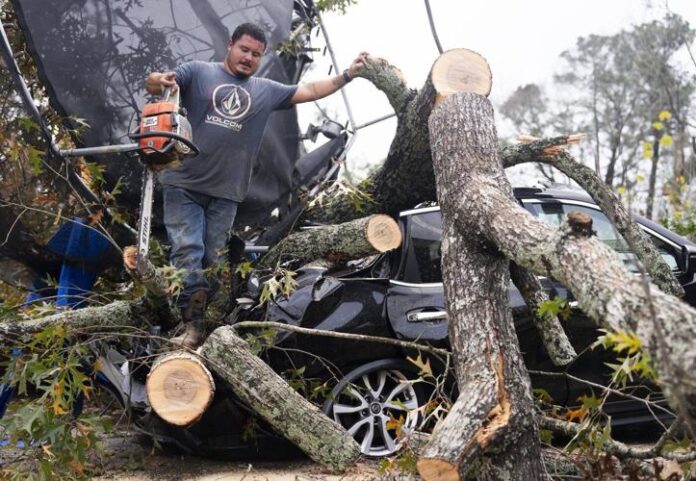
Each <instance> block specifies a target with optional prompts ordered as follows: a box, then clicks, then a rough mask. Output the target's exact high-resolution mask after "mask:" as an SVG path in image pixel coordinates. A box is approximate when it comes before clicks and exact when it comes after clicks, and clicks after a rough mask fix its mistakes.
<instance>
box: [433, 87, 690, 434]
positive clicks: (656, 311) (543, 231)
mask: <svg viewBox="0 0 696 481" xmlns="http://www.w3.org/2000/svg"><path fill="white" fill-rule="evenodd" d="M481 101H482V99H481V98H480V97H476V96H474V95H469V94H458V95H457V96H456V99H452V103H455V102H460V103H461V108H462V110H463V111H464V112H468V111H469V110H472V109H474V106H479V104H480V103H481ZM463 117H466V116H463ZM469 122H470V121H469ZM472 125H476V124H472ZM476 130H477V129H474V131H473V132H472V133H467V135H468V136H473V135H474V133H475V132H476ZM452 155H453V154H450V156H452ZM449 194H450V195H449V197H450V198H456V199H459V200H458V204H459V205H458V207H459V209H460V210H461V211H462V212H467V216H466V217H467V221H468V222H473V223H475V225H476V230H477V231H480V232H481V235H482V236H483V237H484V238H485V239H487V240H488V241H489V242H492V243H493V244H494V245H495V246H497V248H498V249H500V250H501V251H502V252H503V254H504V255H505V256H506V257H508V258H509V259H511V260H512V261H514V262H515V263H517V264H519V265H520V266H522V267H525V268H527V269H529V270H531V271H533V272H535V273H537V274H539V275H546V276H552V277H554V278H555V279H557V280H558V281H559V282H561V283H563V285H565V286H566V287H567V288H568V289H569V290H570V291H571V292H572V293H573V295H574V296H575V298H576V299H577V301H578V304H579V306H580V308H581V309H582V310H583V311H584V312H585V313H586V314H587V315H588V316H589V317H590V318H592V319H594V320H595V321H596V322H597V323H598V324H599V325H601V326H603V327H605V328H607V329H611V330H618V329H625V330H629V331H633V332H635V333H636V335H637V336H638V337H639V339H641V340H642V342H643V346H644V348H645V349H646V350H647V352H648V354H650V356H651V358H652V359H653V361H654V363H655V368H656V370H657V373H658V376H659V380H660V385H661V386H662V388H663V390H664V392H665V394H666V395H667V398H668V400H669V402H670V405H671V406H672V407H673V408H674V409H675V410H676V411H677V412H679V414H681V415H683V416H684V418H685V420H686V422H687V424H688V425H689V426H690V427H691V429H692V430H694V429H695V428H696V423H694V417H696V350H694V349H693V339H694V338H696V310H695V309H693V308H691V307H690V306H688V305H686V304H684V303H683V302H681V301H679V300H678V299H676V298H675V297H673V296H671V295H668V294H665V293H663V292H662V291H660V290H659V289H658V288H656V287H655V286H654V285H652V284H651V283H649V282H648V281H647V280H645V279H640V278H637V277H636V276H634V275H633V274H631V273H629V272H627V271H626V270H625V269H624V267H623V265H622V263H621V262H620V261H619V260H618V259H617V258H616V255H615V253H614V251H613V250H612V249H610V248H609V247H608V246H606V245H604V244H603V243H602V242H600V241H598V240H597V239H593V238H591V237H590V234H591V221H590V225H589V226H588V225H586V224H583V223H578V222H575V223H573V222H570V219H569V222H568V223H565V224H563V225H562V226H561V227H560V228H558V229H552V228H550V227H549V226H548V225H547V224H545V223H544V222H543V221H541V220H539V219H537V218H535V217H534V216H533V215H531V214H530V213H529V212H527V211H526V210H525V209H523V208H522V207H520V206H519V205H518V204H517V203H516V202H514V201H513V200H511V199H510V197H509V195H508V193H507V192H503V191H501V190H500V188H499V186H498V183H497V182H496V179H490V178H486V177H485V176H483V175H478V174H476V175H473V176H471V178H470V180H469V182H468V183H467V184H466V185H463V186H462V187H461V188H460V189H459V190H456V191H451V189H450V192H449ZM441 195H442V194H441ZM588 219H589V217H588ZM457 223H458V224H459V225H461V226H462V227H465V226H467V224H465V220H464V219H462V218H459V219H457ZM467 228H469V229H470V228H471V227H470V226H468V227H467Z"/></svg>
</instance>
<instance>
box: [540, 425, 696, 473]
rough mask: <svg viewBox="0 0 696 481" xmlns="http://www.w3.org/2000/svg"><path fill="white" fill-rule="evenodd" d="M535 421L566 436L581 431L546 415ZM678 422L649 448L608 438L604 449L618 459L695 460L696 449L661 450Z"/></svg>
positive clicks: (575, 426) (676, 427)
mask: <svg viewBox="0 0 696 481" xmlns="http://www.w3.org/2000/svg"><path fill="white" fill-rule="evenodd" d="M537 422H538V423H539V427H540V428H542V429H550V430H551V431H555V432H559V433H562V434H565V435H566V436H577V435H578V434H580V431H581V430H580V428H579V427H578V425H577V424H576V423H572V422H569V421H562V420H560V419H553V418H549V417H547V416H538V417H537ZM678 424H681V422H674V423H673V424H672V426H670V428H669V429H668V430H667V431H665V432H664V434H663V435H662V436H661V437H660V439H659V440H658V441H657V442H656V443H655V444H654V445H653V446H651V447H650V448H636V447H632V446H627V445H626V444H624V443H622V442H620V441H615V440H608V441H606V443H605V444H604V451H605V452H607V453H609V454H612V455H614V456H616V457H617V458H620V459H627V458H633V459H650V458H655V457H658V456H660V457H663V458H665V459H670V460H674V461H677V462H678V463H688V462H691V461H694V460H696V451H689V452H686V453H671V452H664V451H663V448H664V446H665V444H666V442H667V441H668V440H669V438H670V437H671V436H672V435H673V434H674V433H675V432H676V430H677V429H678V426H676V425H678Z"/></svg>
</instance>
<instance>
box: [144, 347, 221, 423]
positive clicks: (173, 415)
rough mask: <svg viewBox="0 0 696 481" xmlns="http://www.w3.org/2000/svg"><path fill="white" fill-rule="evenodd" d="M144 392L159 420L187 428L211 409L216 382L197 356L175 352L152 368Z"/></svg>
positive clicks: (165, 356) (158, 360) (167, 355)
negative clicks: (209, 407)
mask: <svg viewBox="0 0 696 481" xmlns="http://www.w3.org/2000/svg"><path fill="white" fill-rule="evenodd" d="M145 390H146V392H147V399H148V401H149V403H150V407H151V408H152V410H153V411H155V413H157V415H158V416H159V417H160V418H162V419H163V420H164V421H166V422H168V423H169V424H173V425H174V426H181V427H187V426H191V425H192V424H194V423H195V422H196V421H198V420H199V419H200V418H201V416H203V414H204V413H205V410H206V409H207V408H208V406H210V403H211V402H212V401H213V396H214V395H215V381H214V380H213V375H212V374H211V373H210V371H209V370H208V368H206V367H205V365H204V364H203V362H201V360H200V359H199V358H198V356H196V355H194V354H191V353H188V352H185V351H177V352H173V353H169V354H165V355H164V356H162V357H160V358H158V359H157V360H156V361H155V362H154V363H153V364H152V368H151V369H150V373H149V374H148V376H147V382H146V383H145Z"/></svg>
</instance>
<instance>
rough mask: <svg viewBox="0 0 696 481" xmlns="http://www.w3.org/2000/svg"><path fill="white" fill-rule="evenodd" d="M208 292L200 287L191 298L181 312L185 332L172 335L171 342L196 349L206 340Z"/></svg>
mask: <svg viewBox="0 0 696 481" xmlns="http://www.w3.org/2000/svg"><path fill="white" fill-rule="evenodd" d="M207 297H208V296H207V294H206V293H205V291H204V290H203V289H198V290H197V291H195V292H194V293H193V294H191V298H190V299H189V302H188V304H187V305H186V307H185V308H184V310H183V311H182V312H181V318H182V320H183V321H184V332H182V333H181V334H180V335H178V336H176V337H172V338H171V339H170V340H169V342H171V343H172V344H174V345H176V346H180V347H186V348H189V349H196V348H198V347H199V346H200V345H201V344H203V341H205V307H206V306H205V304H206V301H207Z"/></svg>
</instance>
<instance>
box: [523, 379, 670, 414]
mask: <svg viewBox="0 0 696 481" xmlns="http://www.w3.org/2000/svg"><path fill="white" fill-rule="evenodd" d="M529 374H535V375H537V376H551V377H565V378H567V379H569V380H571V381H575V382H579V383H581V384H585V385H586V386H590V387H594V388H597V389H601V390H603V391H607V392H609V393H611V394H614V395H616V396H620V397H624V398H626V399H631V400H633V401H638V402H641V403H644V404H645V405H646V406H647V407H648V409H650V408H655V409H658V410H660V411H662V412H664V413H667V414H671V415H674V413H673V412H672V411H670V410H669V409H667V408H664V407H662V406H660V405H659V404H657V403H656V402H655V401H649V400H647V399H644V398H641V397H638V396H634V395H633V394H628V393H625V392H623V391H619V390H618V389H612V388H610V387H608V386H604V385H602V384H597V383H594V382H592V381H588V380H587V379H583V378H580V377H577V376H573V375H572V374H568V373H567V372H546V371H535V370H530V371H529Z"/></svg>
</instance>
